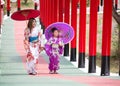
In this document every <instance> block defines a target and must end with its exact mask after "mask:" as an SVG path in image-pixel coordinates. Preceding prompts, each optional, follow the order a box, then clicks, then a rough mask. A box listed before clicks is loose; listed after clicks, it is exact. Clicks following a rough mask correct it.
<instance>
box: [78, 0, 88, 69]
mask: <svg viewBox="0 0 120 86" xmlns="http://www.w3.org/2000/svg"><path fill="white" fill-rule="evenodd" d="M79 20H80V23H79V28H80V30H79V34H80V35H79V58H78V68H84V67H85V44H86V0H80V19H79Z"/></svg>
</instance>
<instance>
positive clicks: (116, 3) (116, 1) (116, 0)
mask: <svg viewBox="0 0 120 86" xmlns="http://www.w3.org/2000/svg"><path fill="white" fill-rule="evenodd" d="M115 9H116V10H117V9H118V0H115Z"/></svg>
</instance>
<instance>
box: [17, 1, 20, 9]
mask: <svg viewBox="0 0 120 86" xmlns="http://www.w3.org/2000/svg"><path fill="white" fill-rule="evenodd" d="M17 5H18V6H17V10H20V0H17Z"/></svg>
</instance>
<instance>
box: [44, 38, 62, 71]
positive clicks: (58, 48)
mask: <svg viewBox="0 0 120 86" xmlns="http://www.w3.org/2000/svg"><path fill="white" fill-rule="evenodd" d="M45 50H46V53H47V55H48V56H49V61H50V63H49V70H50V71H53V70H58V69H59V61H60V56H61V55H62V53H63V50H64V44H63V41H62V40H61V38H55V37H51V38H50V39H49V40H48V41H47V43H46V45H45Z"/></svg>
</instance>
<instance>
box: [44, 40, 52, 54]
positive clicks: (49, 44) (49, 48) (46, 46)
mask: <svg viewBox="0 0 120 86" xmlns="http://www.w3.org/2000/svg"><path fill="white" fill-rule="evenodd" d="M51 44H52V42H51V38H50V39H49V40H48V41H47V43H46V44H45V51H46V54H47V55H48V56H51V55H52V46H51Z"/></svg>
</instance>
